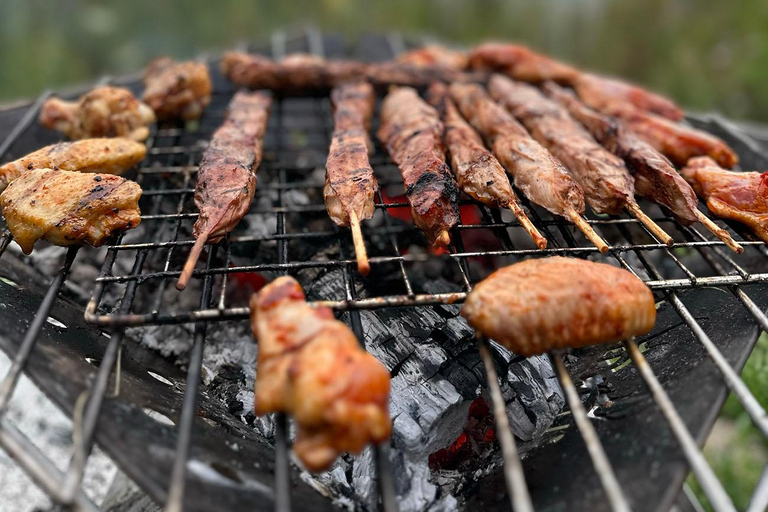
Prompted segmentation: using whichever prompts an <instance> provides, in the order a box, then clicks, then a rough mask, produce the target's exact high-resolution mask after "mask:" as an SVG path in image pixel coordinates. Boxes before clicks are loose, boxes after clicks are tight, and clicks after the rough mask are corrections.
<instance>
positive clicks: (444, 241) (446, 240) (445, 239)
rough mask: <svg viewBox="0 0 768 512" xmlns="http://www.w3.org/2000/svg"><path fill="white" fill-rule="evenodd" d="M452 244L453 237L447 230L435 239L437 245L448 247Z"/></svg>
mask: <svg viewBox="0 0 768 512" xmlns="http://www.w3.org/2000/svg"><path fill="white" fill-rule="evenodd" d="M450 244H451V235H450V233H448V231H447V230H443V231H441V232H440V234H438V235H437V237H436V238H435V245H438V246H440V247H448V246H449V245H450Z"/></svg>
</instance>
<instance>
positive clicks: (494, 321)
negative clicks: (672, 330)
mask: <svg viewBox="0 0 768 512" xmlns="http://www.w3.org/2000/svg"><path fill="white" fill-rule="evenodd" d="M461 314H462V316H464V317H465V318H466V319H467V321H468V322H469V324H470V325H471V326H472V327H474V328H475V329H477V330H478V331H479V332H481V333H482V334H484V335H486V336H489V337H491V338H493V339H494V340H496V341H497V342H499V343H501V344H502V345H504V346H505V347H507V348H508V349H510V350H511V351H513V352H514V353H516V354H520V355H523V356H532V355H535V354H541V353H543V352H546V351H548V350H552V349H556V348H567V347H572V348H576V347H583V346H585V345H592V344H597V343H610V342H614V341H619V340H623V339H626V338H629V337H631V336H639V335H642V334H645V333H647V332H648V331H650V330H651V329H652V328H653V325H654V323H655V322H656V308H655V304H654V299H653V293H651V290H650V289H649V288H648V287H647V286H646V285H645V284H644V283H643V282H642V281H641V280H640V279H638V278H637V277H635V276H633V275H632V274H631V273H630V272H627V271H626V270H623V269H620V268H616V267H612V266H611V265H607V264H605V263H595V262H592V261H586V260H578V259H574V258H562V257H559V256H554V257H551V258H542V259H531V260H526V261H523V262H520V263H515V264H514V265H510V266H508V267H505V268H502V269H501V270H497V271H496V272H494V273H493V274H491V275H490V276H489V277H488V278H487V279H485V280H483V281H482V282H481V283H480V284H478V285H477V286H476V287H475V289H474V290H473V291H472V292H470V293H469V295H468V296H467V300H466V302H465V304H464V308H463V309H462V311H461Z"/></svg>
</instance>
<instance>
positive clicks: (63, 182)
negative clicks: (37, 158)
mask: <svg viewBox="0 0 768 512" xmlns="http://www.w3.org/2000/svg"><path fill="white" fill-rule="evenodd" d="M140 197H141V187H139V185H138V184H136V183H134V182H132V181H129V180H126V179H125V178H121V177H119V176H113V175H110V174H88V173H80V172H70V171H54V170H52V169H33V170H31V171H28V172H26V173H24V174H23V175H22V176H21V177H19V178H17V179H15V180H14V181H13V182H11V184H10V185H8V187H7V188H6V189H5V191H3V193H2V194H0V207H1V208H2V213H3V216H4V217H5V221H6V224H7V225H8V229H9V230H10V232H11V234H12V235H13V238H14V239H15V240H16V242H17V243H18V244H19V245H20V246H21V249H22V250H23V251H24V253H25V254H29V253H31V252H32V248H33V246H34V245H35V242H36V241H37V240H39V239H41V238H42V239H43V240H48V241H49V242H51V243H52V244H55V245H63V246H68V245H77V244H83V243H85V244H90V245H93V246H96V247H98V246H100V245H102V244H103V243H104V242H105V241H107V240H108V239H109V238H111V237H112V236H113V235H114V234H115V233H116V232H117V231H122V230H125V229H130V228H134V227H136V226H138V224H139V222H140V221H141V213H140V212H139V206H138V201H139V198H140Z"/></svg>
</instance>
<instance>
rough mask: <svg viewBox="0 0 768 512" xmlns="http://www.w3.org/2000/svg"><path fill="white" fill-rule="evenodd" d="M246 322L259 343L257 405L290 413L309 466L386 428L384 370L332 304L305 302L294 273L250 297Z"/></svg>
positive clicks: (324, 463)
mask: <svg viewBox="0 0 768 512" xmlns="http://www.w3.org/2000/svg"><path fill="white" fill-rule="evenodd" d="M251 326H252V328H253V334H254V336H256V338H257V340H258V343H259V360H258V368H257V375H256V389H255V398H254V406H255V412H256V414H258V415H262V414H267V413H270V412H278V411H279V412H285V413H288V414H290V415H291V416H293V418H294V419H295V421H296V423H297V427H298V428H297V434H296V442H295V443H294V444H293V449H294V451H295V452H296V455H298V457H299V459H301V461H302V462H303V463H304V465H305V466H306V467H307V469H309V470H310V471H322V470H324V469H326V468H327V467H328V466H330V465H331V464H332V463H333V461H334V460H335V459H336V458H337V457H338V456H339V455H340V454H341V453H344V452H351V453H360V451H361V450H362V449H363V448H364V447H365V445H366V444H368V443H370V442H374V443H378V442H381V441H384V440H385V439H387V438H388V437H389V436H390V434H391V432H392V423H391V421H390V418H389V410H388V405H389V389H390V383H389V372H388V371H387V369H386V368H385V367H384V366H383V365H382V364H381V363H380V362H379V361H378V360H376V358H375V357H373V356H372V355H370V354H368V353H367V352H365V350H363V349H362V348H361V347H360V345H359V343H358V341H357V339H356V338H355V335H354V334H353V333H352V331H351V330H350V329H349V328H348V327H347V326H346V325H344V324H343V323H342V322H339V321H338V320H336V319H335V318H334V317H333V312H332V311H331V310H330V309H329V308H326V307H322V306H320V307H313V306H311V305H309V304H307V303H306V302H305V298H304V292H303V291H302V290H301V287H300V286H299V284H298V283H297V282H296V281H295V280H294V279H293V278H291V277H280V278H278V279H276V280H275V281H273V282H272V283H270V284H268V285H267V286H265V287H264V289H262V290H261V292H259V294H258V295H254V296H253V297H252V298H251Z"/></svg>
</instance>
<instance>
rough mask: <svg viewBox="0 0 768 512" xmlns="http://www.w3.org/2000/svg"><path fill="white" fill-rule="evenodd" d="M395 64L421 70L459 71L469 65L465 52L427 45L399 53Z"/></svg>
mask: <svg viewBox="0 0 768 512" xmlns="http://www.w3.org/2000/svg"><path fill="white" fill-rule="evenodd" d="M397 62H398V63H400V64H408V65H410V66H416V67H422V68H444V69H453V70H456V71H461V70H463V69H465V68H466V67H467V66H468V65H469V56H468V55H467V53H466V52H462V51H458V50H451V49H450V48H446V47H445V46H440V45H437V44H435V45H427V46H423V47H421V48H417V49H415V50H411V51H408V52H405V53H401V54H400V55H398V56H397Z"/></svg>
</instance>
